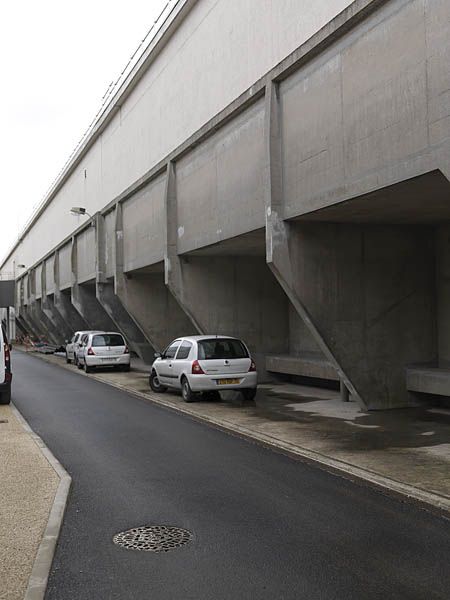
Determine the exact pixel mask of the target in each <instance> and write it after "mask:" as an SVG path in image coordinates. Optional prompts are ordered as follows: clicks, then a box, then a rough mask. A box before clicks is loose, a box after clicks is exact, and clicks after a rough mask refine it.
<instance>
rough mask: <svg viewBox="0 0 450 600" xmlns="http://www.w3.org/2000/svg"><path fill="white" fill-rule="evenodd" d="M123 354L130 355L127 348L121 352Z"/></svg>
mask: <svg viewBox="0 0 450 600" xmlns="http://www.w3.org/2000/svg"><path fill="white" fill-rule="evenodd" d="M123 353H124V354H130V351H129V349H128V346H125V350H124V351H123Z"/></svg>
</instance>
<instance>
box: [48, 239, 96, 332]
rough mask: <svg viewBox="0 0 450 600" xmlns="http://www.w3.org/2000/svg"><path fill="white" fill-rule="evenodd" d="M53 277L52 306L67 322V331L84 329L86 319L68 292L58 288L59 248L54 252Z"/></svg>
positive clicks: (86, 325) (85, 327) (86, 327)
mask: <svg viewBox="0 0 450 600" xmlns="http://www.w3.org/2000/svg"><path fill="white" fill-rule="evenodd" d="M53 277H54V280H55V295H54V299H53V303H54V307H55V310H56V311H58V313H59V314H60V316H61V318H62V319H63V320H64V322H65V323H66V324H67V327H68V329H69V331H70V332H71V333H73V332H74V331H83V330H84V329H89V327H88V324H87V323H86V321H85V320H84V319H83V317H82V316H81V315H80V313H79V312H78V311H77V310H76V309H75V307H74V306H73V304H72V302H71V300H70V292H69V294H66V293H64V292H62V291H61V289H60V277H59V250H56V252H55V259H54V263H53Z"/></svg>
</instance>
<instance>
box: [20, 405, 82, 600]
mask: <svg viewBox="0 0 450 600" xmlns="http://www.w3.org/2000/svg"><path fill="white" fill-rule="evenodd" d="M11 409H12V411H13V413H14V416H15V417H16V419H17V420H18V421H19V423H20V424H21V425H22V427H23V429H24V430H25V431H26V432H27V433H29V434H30V437H31V438H32V439H33V440H34V442H35V443H36V444H37V445H38V446H39V449H40V450H41V452H42V454H43V455H44V456H45V458H46V459H47V461H48V462H49V463H50V465H51V466H52V467H53V469H54V470H55V472H56V474H57V475H58V477H59V484H58V487H57V490H56V494H55V498H54V500H53V505H52V508H51V509H50V514H49V517H48V521H47V526H46V528H45V531H44V535H43V536H42V540H41V543H40V544H39V548H38V551H37V553H36V557H35V559H34V563H33V569H32V571H31V575H30V578H29V580H28V587H27V590H26V592H25V595H24V600H43V598H44V596H45V591H46V589H47V581H48V577H49V575H50V569H51V566H52V562H53V556H54V554H55V549H56V544H57V542H58V538H59V533H60V530H61V525H62V522H63V518H64V512H65V510H66V505H67V499H68V497H69V491H70V485H71V483H72V478H71V477H70V475H69V474H68V473H67V471H66V470H65V469H64V467H63V466H62V465H61V463H60V462H59V461H58V460H57V459H56V458H55V457H54V456H53V454H52V453H51V452H50V450H49V449H48V448H47V446H46V445H45V444H44V442H43V441H42V439H41V438H40V437H39V436H38V435H37V434H36V433H34V431H33V430H32V429H31V427H30V426H29V424H28V423H27V421H26V420H25V419H24V417H23V416H22V415H21V413H20V412H19V411H18V409H17V408H16V406H14V404H11Z"/></svg>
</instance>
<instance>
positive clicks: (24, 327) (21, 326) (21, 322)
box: [16, 315, 31, 335]
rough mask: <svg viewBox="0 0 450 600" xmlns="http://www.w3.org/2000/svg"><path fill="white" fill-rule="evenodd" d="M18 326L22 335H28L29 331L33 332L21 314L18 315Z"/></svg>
mask: <svg viewBox="0 0 450 600" xmlns="http://www.w3.org/2000/svg"><path fill="white" fill-rule="evenodd" d="M16 327H17V329H18V330H19V331H20V333H21V335H28V334H29V333H31V332H30V331H28V327H27V325H26V323H25V321H24V320H23V318H22V317H21V316H19V315H16Z"/></svg>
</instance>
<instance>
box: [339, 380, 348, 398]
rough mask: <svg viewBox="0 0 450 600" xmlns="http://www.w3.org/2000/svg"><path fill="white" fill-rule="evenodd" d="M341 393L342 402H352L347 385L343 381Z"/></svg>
mask: <svg viewBox="0 0 450 600" xmlns="http://www.w3.org/2000/svg"><path fill="white" fill-rule="evenodd" d="M340 391H341V400H342V402H349V401H350V394H349V391H348V387H347V386H346V385H345V383H344V382H343V381H341V383H340Z"/></svg>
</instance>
